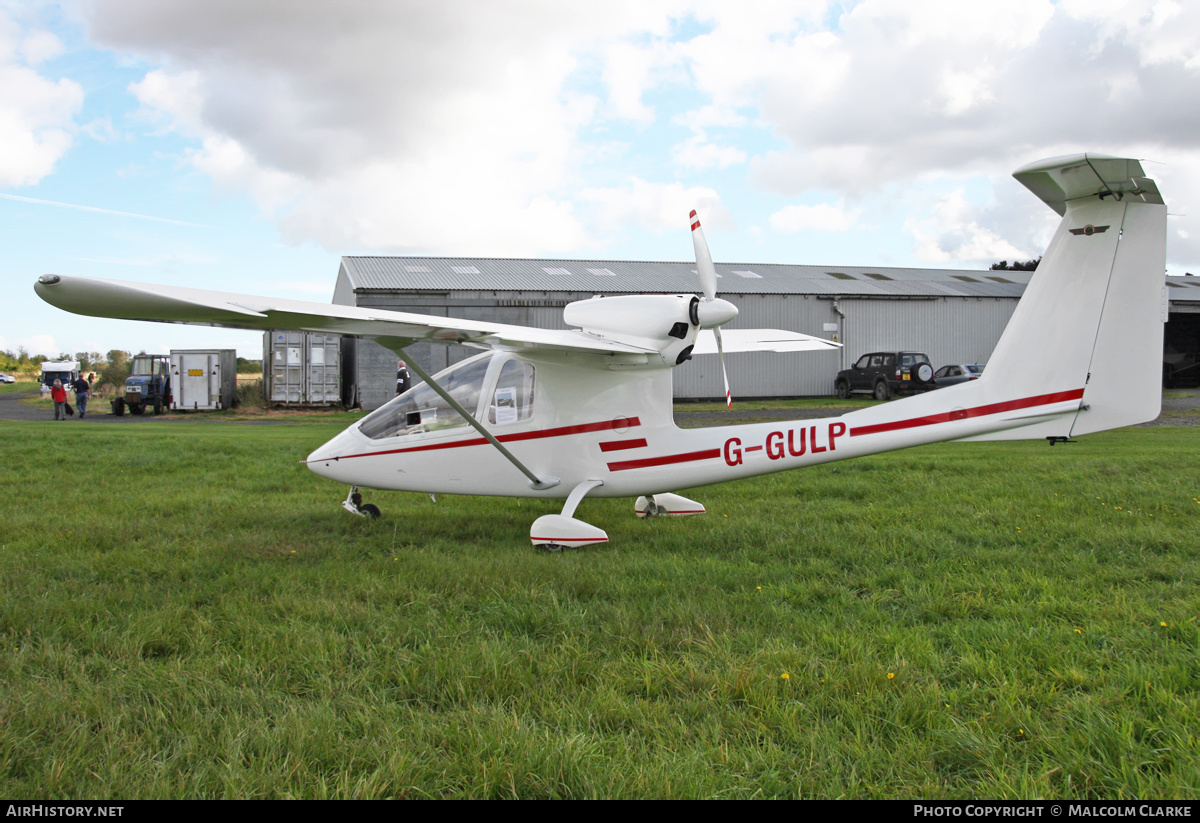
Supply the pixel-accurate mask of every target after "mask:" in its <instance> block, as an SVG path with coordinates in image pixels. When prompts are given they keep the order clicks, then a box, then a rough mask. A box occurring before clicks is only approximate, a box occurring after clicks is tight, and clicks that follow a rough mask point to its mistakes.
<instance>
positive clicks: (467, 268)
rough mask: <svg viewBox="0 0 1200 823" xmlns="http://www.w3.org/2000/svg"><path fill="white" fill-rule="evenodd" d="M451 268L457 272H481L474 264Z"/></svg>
mask: <svg viewBox="0 0 1200 823" xmlns="http://www.w3.org/2000/svg"><path fill="white" fill-rule="evenodd" d="M450 269H451V271H453V272H454V273H455V274H479V269H477V268H475V267H474V266H451V267H450Z"/></svg>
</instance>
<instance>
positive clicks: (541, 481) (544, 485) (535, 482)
mask: <svg viewBox="0 0 1200 823" xmlns="http://www.w3.org/2000/svg"><path fill="white" fill-rule="evenodd" d="M397 349H399V351H400V352H401V353H402V354H403V355H404V359H405V360H406V361H407V362H408V367H409V368H410V369H412V370H413V371H415V372H416V373H417V376H418V377H420V378H421V379H422V380H424V381H425V385H427V386H429V388H431V389H433V390H434V391H435V392H437V393H438V395H439V396H440V397H441V398H442V399H443V400H445V401H446V402H447V403H449V404H450V407H451V408H452V409H454V410H455V411H456V412H458V413H459V414H461V415H462V416H463V419H464V420H466V421H467V422H468V423H470V424H471V425H472V426H473V427H474V428H475V431H477V432H479V433H480V434H482V435H483V436H484V438H485V439H486V440H487V441H488V442H489V443H491V444H492V445H493V446H495V447H496V448H497V449H498V450H499V452H500V453H501V454H502V455H504V457H505V458H506V459H507V460H508V462H509V463H512V464H513V465H514V466H516V467H517V468H518V469H520V470H521V474H523V475H525V476H526V477H528V478H529V480H530V485H532V486H533V488H535V489H537V490H538V491H544V490H545V489H552V488H554V487H555V486H557V485H558V484H559V482H560V481H559V479H558V478H557V477H545V478H542V477H538V476H537V475H536V474H534V473H533V472H531V471H530V470H529V469H527V468H526V467H525V464H524V463H522V462H521V461H520V460H518V459H517V458H516V457H514V456H513V453H512V452H510V451H509V450H508V449H506V448H504V444H503V443H501V442H500V441H499V440H497V439H496V438H495V437H493V436H492V433H491V432H489V431H488V430H487V429H485V428H484V427H483V424H482V423H480V422H479V421H478V420H476V419H475V415H473V414H471V413H470V412H469V411H467V410H466V409H464V408H463V407H462V405H461V404H460V403H459V402H458V401H457V400H455V399H454V398H453V397H451V396H450V392H448V391H446V390H445V389H443V388H442V387H441V386H439V385H438V384H437V381H435V380H434V379H433V378H432V377H430V376H429V374H428V373H427V372H426V371H425V370H424V369H423V368H421V366H420V365H419V364H418V363H417V358H415V357H413V356H412V355H411V354H409V353H408V352H406V351H404V349H400V348H399V347H397Z"/></svg>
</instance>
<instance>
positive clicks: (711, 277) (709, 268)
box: [691, 209, 717, 300]
mask: <svg viewBox="0 0 1200 823" xmlns="http://www.w3.org/2000/svg"><path fill="white" fill-rule="evenodd" d="M691 218H692V246H693V247H694V248H695V249H696V273H697V274H699V275H700V290H701V291H703V292H704V299H705V300H712V299H713V298H714V297H716V296H717V270H716V269H715V268H713V261H712V255H710V254H709V253H708V242H707V241H705V239H704V229H702V228H700V218H698V217H697V216H696V210H695V209H692V214H691Z"/></svg>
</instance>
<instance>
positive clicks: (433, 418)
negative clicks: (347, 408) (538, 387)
mask: <svg viewBox="0 0 1200 823" xmlns="http://www.w3.org/2000/svg"><path fill="white" fill-rule="evenodd" d="M534 374H535V368H534V366H533V364H532V363H526V362H525V361H523V360H517V359H515V358H514V357H513V356H512V355H511V354H509V353H507V352H485V353H484V354H480V355H477V356H476V357H472V358H470V359H468V360H463V361H462V362H461V363H456V364H455V365H453V366H451V367H450V368H448V369H446V370H444V371H441V372H439V373H438V374H435V375H434V380H436V381H437V383H438V385H439V386H441V387H442V388H443V389H445V390H446V391H447V392H448V393H449V394H450V396H451V397H453V398H454V400H455V401H456V402H457V403H458V404H459V405H460V406H462V407H463V408H464V409H466V411H467V412H469V413H470V414H472V415H474V416H475V419H476V420H479V421H481V422H482V423H483V424H484V425H486V426H487V427H488V428H489V429H492V428H497V427H502V426H507V425H511V424H513V423H519V422H521V421H524V420H528V419H529V418H530V417H531V416H532V414H533V405H534ZM466 425H468V424H467V421H466V420H465V419H464V418H463V416H462V415H460V414H459V413H458V412H457V411H455V410H454V408H453V407H452V406H451V405H450V404H449V403H447V402H446V401H445V400H444V399H443V398H442V396H441V395H439V394H438V393H437V392H435V391H434V390H433V389H432V388H430V387H429V386H428V385H426V384H425V383H418V384H417V385H416V386H413V387H412V388H411V389H409V390H408V391H406V392H404V394H401V395H400V396H398V397H396V398H395V399H394V400H391V401H389V402H388V403H386V404H384V405H383V406H380V407H379V408H378V409H376V410H375V411H373V412H372V413H371V414H370V415H368V416H367V417H366V418H364V419H363V421H362V422H361V423H359V424H358V430H359V431H360V432H362V433H363V434H365V435H366V436H367V437H369V438H371V439H372V440H383V439H385V438H389V437H405V436H407V435H413V434H420V433H424V432H435V431H441V430H443V429H456V428H460V427H462V426H466Z"/></svg>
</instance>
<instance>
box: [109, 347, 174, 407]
mask: <svg viewBox="0 0 1200 823" xmlns="http://www.w3.org/2000/svg"><path fill="white" fill-rule="evenodd" d="M127 406H128V407H129V413H130V414H144V413H145V411H146V409H154V413H155V414H162V413H163V410H164V409H168V408H170V406H171V358H170V357H169V356H168V355H165V354H139V355H136V356H135V357H134V358H133V368H132V370H131V371H130V374H129V377H128V378H127V379H126V380H125V393H124V395H123V396H120V397H117V399H115V400H113V402H112V412H113V414H115V415H116V416H117V417H120V416H121V415H123V414H125V408H126V407H127Z"/></svg>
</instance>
